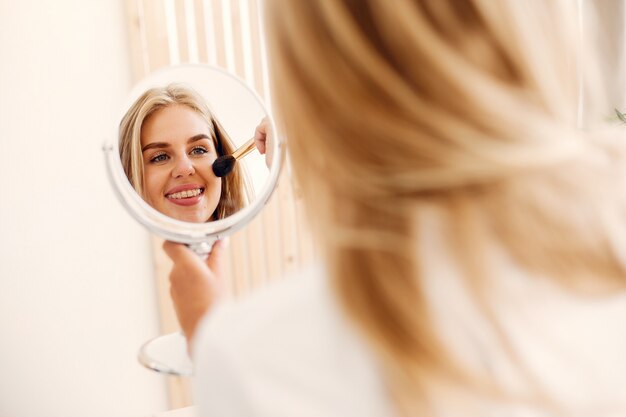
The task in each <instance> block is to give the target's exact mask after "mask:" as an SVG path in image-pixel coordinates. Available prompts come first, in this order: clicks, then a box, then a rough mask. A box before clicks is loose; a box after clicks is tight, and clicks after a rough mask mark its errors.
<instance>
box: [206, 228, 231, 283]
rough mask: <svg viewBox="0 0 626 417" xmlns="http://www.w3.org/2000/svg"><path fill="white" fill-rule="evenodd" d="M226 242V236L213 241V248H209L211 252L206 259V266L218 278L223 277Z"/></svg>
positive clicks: (227, 241)
mask: <svg viewBox="0 0 626 417" xmlns="http://www.w3.org/2000/svg"><path fill="white" fill-rule="evenodd" d="M228 243H229V239H228V238H227V237H226V238H223V239H220V240H218V241H217V242H215V244H213V248H212V249H211V253H210V254H209V256H208V258H207V260H206V264H207V266H208V267H209V269H210V270H211V271H213V272H214V273H215V275H216V276H217V277H218V278H221V277H223V273H224V263H225V258H226V249H227V248H228Z"/></svg>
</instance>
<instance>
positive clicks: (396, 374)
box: [266, 0, 626, 415]
mask: <svg viewBox="0 0 626 417" xmlns="http://www.w3.org/2000/svg"><path fill="white" fill-rule="evenodd" d="M575 12H576V10H575V2H572V1H569V0H550V1H533V2H527V1H519V0H499V1H493V0H466V1H463V0H430V1H428V0H421V1H418V0H415V1H409V0H397V1H388V0H379V1H376V0H371V1H349V0H345V1H341V0H319V1H278V0H274V1H268V2H267V10H266V19H267V22H266V27H267V30H268V45H269V52H270V62H271V64H272V68H271V69H272V72H271V75H272V80H273V88H274V91H273V96H274V97H275V102H276V106H277V110H278V111H277V118H278V122H279V125H280V126H282V127H283V129H284V131H285V134H286V137H287V138H288V146H289V154H290V157H291V159H292V161H293V164H292V166H293V172H294V173H295V176H296V180H297V182H298V184H299V185H300V187H301V188H302V192H303V198H304V200H305V207H306V208H307V210H308V211H309V212H310V213H315V215H314V216H310V220H311V222H313V225H312V226H313V227H312V230H314V231H315V232H316V239H317V242H318V243H319V246H320V249H321V251H322V254H323V257H324V259H325V261H326V263H327V265H328V270H329V273H330V276H331V279H332V282H333V285H334V288H335V290H336V292H337V294H338V297H339V299H340V301H341V304H342V305H343V307H344V308H345V310H346V311H347V314H348V315H349V316H350V317H351V318H352V319H353V320H354V321H355V323H356V324H357V326H358V327H359V328H360V329H361V330H362V331H363V332H364V334H365V335H366V337H367V338H368V340H369V341H370V342H371V343H372V345H373V346H374V347H375V349H376V351H377V352H378V357H379V359H380V362H381V364H382V367H383V370H384V375H385V380H386V382H387V384H388V386H389V390H390V393H391V395H392V396H393V398H394V400H395V404H396V405H397V407H398V410H399V411H400V412H401V413H403V414H405V415H413V414H420V413H422V412H424V406H425V404H426V403H427V397H428V394H430V393H431V391H432V390H431V388H433V387H434V386H435V385H436V381H439V382H441V381H444V380H445V381H448V382H451V381H456V382H460V383H465V382H468V381H471V380H472V378H469V379H468V378H467V374H466V373H465V372H464V371H463V370H462V369H460V365H459V364H458V363H456V362H455V360H454V359H453V358H452V357H451V355H450V354H447V353H446V350H445V349H444V348H443V346H442V343H441V342H440V341H439V339H438V336H437V329H436V328H435V327H434V324H433V322H432V319H431V318H430V316H429V315H430V312H429V310H428V308H427V301H428V300H427V297H426V295H425V289H424V282H425V281H427V280H430V279H434V277H425V276H421V273H420V271H421V263H422V259H420V257H419V256H418V253H419V248H418V243H417V241H418V238H419V236H420V233H421V231H422V230H421V229H422V226H423V225H422V224H421V223H420V213H422V212H425V210H426V209H431V208H433V207H434V208H435V209H436V211H437V212H438V213H439V214H441V216H442V218H444V219H445V225H444V227H443V228H442V231H441V232H442V233H445V234H446V237H447V238H448V242H449V243H450V246H451V250H452V251H453V253H454V256H455V258H456V259H457V261H458V263H459V265H460V266H461V268H462V270H463V272H464V278H465V281H467V282H466V284H467V286H468V287H469V288H470V289H471V294H473V296H474V298H475V300H476V303H477V304H478V305H480V306H481V307H480V308H481V309H482V310H483V312H484V313H485V316H486V317H488V318H490V319H493V320H492V321H493V326H494V327H495V328H496V332H499V333H500V334H501V335H502V337H501V342H502V344H503V346H504V348H505V350H509V352H510V354H511V357H512V358H513V359H515V352H513V349H512V348H510V346H508V345H507V343H508V342H507V340H506V337H505V336H504V333H505V332H503V331H502V329H498V324H497V319H496V318H495V314H493V312H490V310H489V309H490V307H489V305H488V302H487V301H486V300H487V298H488V296H489V294H488V293H489V288H488V287H487V281H486V277H488V276H489V273H490V271H489V267H488V262H487V261H485V259H486V256H487V255H486V249H485V248H486V246H487V245H488V244H489V242H497V243H498V244H499V245H500V246H501V247H502V248H503V249H504V250H505V251H506V252H507V254H508V255H509V256H510V257H511V258H512V259H513V260H514V261H515V262H516V263H517V264H519V265H520V266H521V267H523V268H525V269H526V270H527V271H529V272H534V273H537V275H541V276H548V277H550V278H552V279H554V280H555V281H556V282H559V283H562V284H563V285H564V286H566V287H570V288H573V287H576V288H585V289H588V288H589V287H590V286H592V285H596V284H597V286H598V287H602V288H603V289H606V288H607V286H608V287H610V288H611V289H614V288H623V286H624V278H625V265H626V256H625V254H624V253H623V249H622V248H621V247H620V246H621V245H620V243H621V238H620V237H619V232H618V231H619V230H623V226H624V222H623V220H622V216H621V212H622V211H623V209H624V201H622V200H623V199H620V201H619V202H618V201H617V200H616V197H615V196H614V195H615V194H614V192H613V190H614V187H615V183H612V182H613V181H615V180H613V179H611V178H615V176H614V175H613V174H612V173H611V172H610V168H609V167H608V165H609V164H597V165H594V163H591V162H589V161H588V160H587V159H585V158H583V157H584V156H585V155H589V154H594V155H596V156H597V155H598V154H601V153H602V152H605V151H604V149H603V148H602V146H600V145H599V144H598V143H597V142H598V141H597V140H595V139H594V138H591V136H590V134H588V133H585V132H583V131H580V130H578V129H576V121H577V119H576V111H577V96H578V88H579V81H580V73H579V70H578V68H577V66H576V64H577V63H578V62H580V61H579V60H578V59H577V53H579V51H577V45H576V44H575V42H574V40H576V39H577V38H578V36H577V28H576V26H575V21H576V19H575ZM589 59H590V60H591V61H593V58H591V57H589ZM589 71H591V70H589ZM587 75H588V77H587V79H588V80H592V81H593V80H594V77H592V75H593V72H588V74H587ZM589 91H590V92H593V91H594V90H589ZM601 99H602V95H601V94H598V96H597V100H598V101H599V100H601ZM622 154H623V152H622ZM592 159H593V158H592ZM311 172H314V173H315V175H309V174H310V173H311ZM612 175H613V177H612ZM520 371H521V372H523V367H520ZM527 376H528V375H527ZM528 378H529V380H531V379H532V378H531V377H530V376H528ZM530 382H536V383H537V384H538V385H541V384H540V382H538V381H530ZM433 389H434V388H433ZM495 389H496V390H497V387H496V388H495Z"/></svg>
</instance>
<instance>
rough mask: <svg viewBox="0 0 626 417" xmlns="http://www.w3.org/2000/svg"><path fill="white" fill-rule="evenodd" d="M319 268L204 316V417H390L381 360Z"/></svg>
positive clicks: (197, 343) (197, 352) (200, 399)
mask: <svg viewBox="0 0 626 417" xmlns="http://www.w3.org/2000/svg"><path fill="white" fill-rule="evenodd" d="M322 277H323V274H322V272H321V268H319V267H313V268H311V269H309V270H308V271H305V272H304V273H302V274H299V275H297V276H295V277H290V278H287V279H284V280H282V281H280V282H277V283H275V284H274V285H272V286H271V288H266V289H262V290H260V291H258V292H257V293H255V294H253V295H251V296H249V297H248V298H247V299H246V300H245V301H243V302H239V303H236V304H235V303H233V304H227V305H223V306H219V307H218V308H216V310H215V311H213V312H211V313H210V314H209V315H208V317H205V319H204V320H203V322H202V323H201V325H200V326H199V330H198V333H197V337H196V338H195V340H194V349H193V351H194V364H195V374H196V377H195V379H196V380H195V386H194V403H195V404H196V406H197V415H198V417H205V416H206V417H209V416H211V417H213V416H215V417H235V416H237V417H244V416H246V417H250V416H263V417H308V416H311V417H313V416H315V417H346V416H359V417H379V416H386V415H390V414H391V413H390V412H389V408H388V404H387V399H386V395H385V394H384V388H383V386H382V382H381V379H380V377H379V375H378V372H377V369H376V365H375V361H374V360H373V357H372V353H371V352H370V351H369V350H368V348H367V345H366V344H365V343H364V342H363V340H361V338H360V336H359V335H358V334H357V332H356V331H355V330H354V328H353V327H352V325H350V324H349V323H347V321H346V319H345V318H344V316H343V314H342V313H341V312H340V311H339V307H338V304H337V302H336V301H335V300H334V299H333V295H332V293H331V291H330V289H329V288H328V285H327V281H326V280H325V279H323V278H322Z"/></svg>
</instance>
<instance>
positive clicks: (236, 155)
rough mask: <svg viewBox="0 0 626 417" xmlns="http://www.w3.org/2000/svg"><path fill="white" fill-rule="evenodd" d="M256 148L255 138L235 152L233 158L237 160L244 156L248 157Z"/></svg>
mask: <svg viewBox="0 0 626 417" xmlns="http://www.w3.org/2000/svg"><path fill="white" fill-rule="evenodd" d="M255 148H256V144H255V143H254V138H252V139H250V140H249V141H247V142H246V143H244V144H243V145H241V146H240V147H239V148H238V149H237V150H236V151H235V152H233V154H232V155H233V157H234V158H235V159H241V158H243V157H244V156H246V155H248V154H249V153H250V152H252V151H253V150H254V149H255Z"/></svg>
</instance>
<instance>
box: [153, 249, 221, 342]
mask: <svg viewBox="0 0 626 417" xmlns="http://www.w3.org/2000/svg"><path fill="white" fill-rule="evenodd" d="M226 246H227V243H226V242H225V241H224V240H219V241H217V242H216V243H215V244H214V245H213V249H212V251H211V253H210V254H209V256H208V258H206V260H203V259H201V258H200V257H199V256H198V255H196V254H195V253H194V252H192V251H191V250H190V249H189V248H188V247H186V246H185V245H183V244H180V243H174V242H168V241H166V242H164V243H163V249H164V250H165V253H166V254H167V256H169V257H170V259H171V260H172V261H173V262H174V267H173V268H172V271H171V272H170V295H171V297H172V301H173V302H174V309H175V310H176V316H177V317H178V322H179V323H180V327H181V328H182V330H183V333H184V334H185V337H186V338H187V341H188V342H189V346H191V343H190V342H191V340H192V338H193V337H194V334H195V331H196V327H197V326H198V323H199V322H200V319H201V318H202V316H204V314H205V313H206V312H207V311H208V310H209V309H210V308H211V307H212V306H213V305H215V304H216V303H217V302H218V301H219V300H220V299H222V298H223V297H224V295H225V284H224V268H223V263H224V255H225V249H226Z"/></svg>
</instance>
